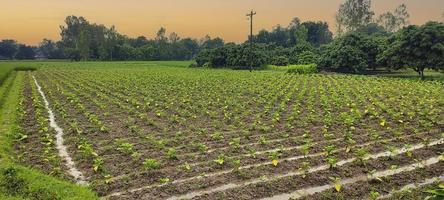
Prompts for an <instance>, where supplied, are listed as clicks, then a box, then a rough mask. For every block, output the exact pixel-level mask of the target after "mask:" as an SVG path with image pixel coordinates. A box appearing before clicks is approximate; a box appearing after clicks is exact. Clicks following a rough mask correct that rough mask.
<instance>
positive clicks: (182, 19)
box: [0, 0, 444, 45]
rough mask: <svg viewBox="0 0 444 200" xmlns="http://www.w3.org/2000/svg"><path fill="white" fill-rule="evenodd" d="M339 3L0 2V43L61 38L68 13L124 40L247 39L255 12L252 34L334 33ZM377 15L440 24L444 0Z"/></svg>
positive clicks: (382, 8)
mask: <svg viewBox="0 0 444 200" xmlns="http://www.w3.org/2000/svg"><path fill="white" fill-rule="evenodd" d="M343 1H344V0H0V40H1V39H15V40H17V41H18V42H20V43H26V44H32V45H36V44H38V43H39V42H40V41H42V39H43V38H49V39H53V40H58V39H60V28H59V26H60V25H63V24H64V19H65V17H66V16H68V15H77V16H84V17H86V19H87V20H88V21H90V22H94V23H98V24H104V25H106V26H111V25H115V26H116V29H117V30H118V31H119V32H120V33H122V34H125V35H128V36H129V37H137V36H141V35H143V36H146V37H148V38H152V37H153V36H154V35H155V33H156V32H157V30H158V29H159V28H160V27H165V28H166V29H167V31H168V32H176V33H178V34H179V36H181V37H182V38H183V37H193V38H202V37H204V36H205V35H206V34H209V35H210V36H211V37H222V38H223V39H225V41H228V42H241V41H245V40H246V39H247V37H248V36H247V35H248V33H249V21H248V20H247V17H246V14H247V13H248V12H249V11H250V10H251V9H254V10H255V11H256V12H257V15H256V16H255V19H254V22H255V24H254V30H255V32H257V31H259V30H260V29H268V30H269V29H271V28H272V27H273V26H275V25H277V24H281V25H283V26H287V25H288V24H289V23H290V21H291V19H292V18H293V17H299V18H300V19H301V20H302V21H308V20H314V21H318V20H322V21H327V22H328V23H329V25H330V29H331V30H332V31H334V29H335V24H334V15H335V13H336V11H337V9H338V7H339V5H340V3H341V2H343ZM372 2H373V9H374V11H375V13H376V14H377V15H379V14H381V13H383V12H386V11H391V10H394V9H395V8H396V7H397V6H398V5H400V4H401V3H405V4H406V5H407V8H408V11H409V13H410V15H411V17H410V21H411V23H412V24H423V23H424V22H426V21H429V20H434V21H444V17H443V12H444V0H373V1H372Z"/></svg>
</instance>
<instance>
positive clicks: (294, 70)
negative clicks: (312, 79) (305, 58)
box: [287, 64, 318, 74]
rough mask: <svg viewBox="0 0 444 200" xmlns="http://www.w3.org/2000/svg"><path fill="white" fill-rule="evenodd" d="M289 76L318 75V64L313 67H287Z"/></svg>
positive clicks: (312, 65)
mask: <svg viewBox="0 0 444 200" xmlns="http://www.w3.org/2000/svg"><path fill="white" fill-rule="evenodd" d="M287 68H288V70H287V73H289V74H315V73H318V67H317V66H316V64H311V65H291V66H288V67H287Z"/></svg>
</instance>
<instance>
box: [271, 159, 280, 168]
mask: <svg viewBox="0 0 444 200" xmlns="http://www.w3.org/2000/svg"><path fill="white" fill-rule="evenodd" d="M271 162H272V163H273V165H274V166H275V167H276V166H277V165H278V163H279V161H278V160H273V161H271Z"/></svg>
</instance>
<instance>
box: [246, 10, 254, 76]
mask: <svg viewBox="0 0 444 200" xmlns="http://www.w3.org/2000/svg"><path fill="white" fill-rule="evenodd" d="M254 15H256V12H254V11H253V10H251V12H250V13H249V14H247V17H250V19H249V20H250V38H249V40H250V72H251V71H253V16H254Z"/></svg>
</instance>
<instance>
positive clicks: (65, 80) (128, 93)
mask: <svg viewBox="0 0 444 200" xmlns="http://www.w3.org/2000/svg"><path fill="white" fill-rule="evenodd" d="M190 63H191V62H182V61H177V62H172V61H165V62H64V61H58V62H43V61H41V62H0V71H1V72H2V73H1V74H0V77H2V76H3V77H4V78H3V81H2V85H1V87H0V96H1V100H0V102H2V104H0V105H1V117H0V120H1V124H0V126H1V133H0V147H1V148H0V159H1V160H0V161H1V164H0V198H1V199H97V198H99V197H104V198H106V199H182V198H185V199H188V198H193V199H262V198H275V199H288V198H296V197H297V198H302V199H370V198H373V197H385V198H395V197H396V196H399V194H395V193H393V192H399V191H401V190H402V189H403V187H404V186H408V185H410V184H413V183H417V184H420V185H419V186H418V187H416V189H415V188H413V189H412V190H414V191H415V192H414V193H402V195H403V196H404V197H407V199H408V198H412V199H415V198H423V197H425V196H426V195H427V194H426V193H425V192H424V190H425V189H424V188H428V187H435V186H436V183H435V182H436V180H435V179H436V178H439V177H440V176H441V175H442V174H443V172H444V171H443V170H442V169H444V163H443V162H442V159H443V157H442V153H443V151H442V150H443V148H444V138H443V136H444V135H443V134H444V132H443V131H444V119H443V114H444V93H443V92H442V91H444V85H443V84H442V82H440V81H419V80H417V79H415V78H411V77H410V72H408V73H400V74H390V77H381V76H389V75H387V74H379V75H378V76H362V75H342V74H316V73H312V72H311V71H310V73H308V74H291V73H290V74H289V73H285V72H286V71H287V70H289V69H292V68H297V69H296V70H300V69H303V70H306V68H305V67H302V68H301V67H300V66H294V67H287V68H285V70H282V69H283V68H279V67H269V68H268V69H267V70H261V71H254V72H252V73H250V72H248V71H235V70H226V69H220V70H213V69H199V68H188V67H187V66H189V64H190ZM15 67H22V68H21V70H19V71H15V70H14V68H15ZM30 69H36V70H35V71H27V70H30ZM307 69H308V68H307ZM308 70H311V68H310V69H308ZM431 76H432V77H433V79H436V80H438V79H440V78H441V74H439V73H437V74H433V75H431ZM393 77H395V78H393ZM37 83H38V84H37ZM40 86H41V91H42V92H43V93H44V94H45V97H46V99H47V101H48V102H49V107H50V108H51V109H52V110H53V112H54V115H55V121H56V122H57V124H58V126H60V127H61V128H62V129H63V131H64V135H63V137H64V145H65V146H66V149H67V151H68V154H69V155H70V157H72V160H73V162H74V164H75V166H74V167H75V168H76V169H78V170H79V171H80V172H81V173H82V174H83V175H84V177H85V181H86V182H88V186H79V185H76V184H75V183H76V180H74V178H73V176H71V173H70V172H69V170H68V168H69V167H67V166H66V162H65V160H63V159H62V158H61V157H60V156H59V152H60V151H59V149H57V142H56V138H55V135H56V131H55V130H54V129H53V128H51V126H50V123H49V119H48V112H47V109H46V107H45V99H44V98H43V97H42V96H41V94H40V93H39V92H40V90H39V89H40ZM319 188H322V189H320V190H318V193H316V194H311V193H310V191H312V190H316V189H319ZM301 194H303V195H301ZM305 194H309V195H305ZM392 195H393V196H392Z"/></svg>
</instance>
